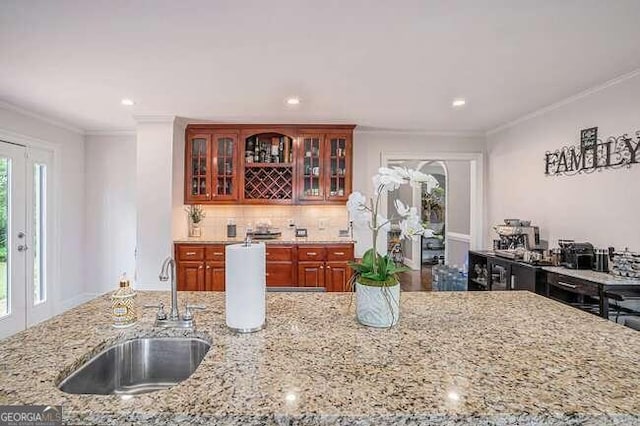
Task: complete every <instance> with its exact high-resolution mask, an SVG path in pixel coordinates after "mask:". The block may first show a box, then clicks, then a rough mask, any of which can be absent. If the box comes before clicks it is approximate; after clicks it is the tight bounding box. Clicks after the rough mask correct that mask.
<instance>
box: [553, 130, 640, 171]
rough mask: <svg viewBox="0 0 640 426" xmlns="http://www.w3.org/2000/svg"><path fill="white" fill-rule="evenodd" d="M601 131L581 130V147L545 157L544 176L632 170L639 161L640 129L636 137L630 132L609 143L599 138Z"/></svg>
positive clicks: (557, 151) (612, 138)
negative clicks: (623, 168) (624, 168)
mask: <svg viewBox="0 0 640 426" xmlns="http://www.w3.org/2000/svg"><path fill="white" fill-rule="evenodd" d="M597 134H598V128H597V127H593V128H591V129H584V130H582V131H581V134H580V136H581V141H580V146H569V147H567V146H565V147H562V149H558V150H556V151H554V152H550V151H547V153H546V154H545V157H544V162H545V168H544V173H545V174H546V175H549V176H559V175H568V176H571V175H576V174H579V173H592V172H594V171H596V170H602V169H617V168H621V167H627V168H629V167H631V166H632V165H634V164H637V163H638V162H640V130H637V131H636V132H635V137H629V135H628V134H627V133H625V134H623V135H621V136H610V137H609V138H608V139H607V140H606V142H602V140H600V139H597Z"/></svg>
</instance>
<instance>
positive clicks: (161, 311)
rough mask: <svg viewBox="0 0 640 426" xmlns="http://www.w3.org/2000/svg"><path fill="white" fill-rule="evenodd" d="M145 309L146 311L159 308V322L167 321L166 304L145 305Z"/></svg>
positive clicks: (157, 313)
mask: <svg viewBox="0 0 640 426" xmlns="http://www.w3.org/2000/svg"><path fill="white" fill-rule="evenodd" d="M144 307H145V308H146V309H149V308H157V309H158V312H156V319H157V320H165V319H167V313H166V312H165V311H164V303H162V302H160V303H159V304H157V305H144Z"/></svg>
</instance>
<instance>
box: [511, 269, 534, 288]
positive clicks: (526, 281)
mask: <svg viewBox="0 0 640 426" xmlns="http://www.w3.org/2000/svg"><path fill="white" fill-rule="evenodd" d="M509 284H510V289H511V290H529V291H530V292H532V293H535V291H536V270H535V269H533V268H527V267H526V266H520V265H511V281H510V283H509Z"/></svg>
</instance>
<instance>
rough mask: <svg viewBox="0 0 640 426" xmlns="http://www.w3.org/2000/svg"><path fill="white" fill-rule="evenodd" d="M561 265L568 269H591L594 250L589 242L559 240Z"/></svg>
mask: <svg viewBox="0 0 640 426" xmlns="http://www.w3.org/2000/svg"><path fill="white" fill-rule="evenodd" d="M561 241H562V244H561V245H560V250H561V251H562V255H561V265H562V266H564V267H565V268H569V269H592V268H593V264H594V258H595V252H594V250H593V245H592V244H591V243H576V242H573V241H568V240H561Z"/></svg>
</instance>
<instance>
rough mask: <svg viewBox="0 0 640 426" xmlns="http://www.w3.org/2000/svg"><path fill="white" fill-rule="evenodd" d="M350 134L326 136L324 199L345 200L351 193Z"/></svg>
mask: <svg viewBox="0 0 640 426" xmlns="http://www.w3.org/2000/svg"><path fill="white" fill-rule="evenodd" d="M351 147H352V144H351V136H350V135H348V134H344V135H335V134H329V135H327V136H326V149H325V155H326V157H325V158H326V162H325V164H326V171H325V173H326V174H325V176H326V177H325V184H324V185H325V188H326V190H325V191H326V192H325V199H326V200H327V201H346V200H347V199H348V198H349V194H351V149H352V148H351Z"/></svg>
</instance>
